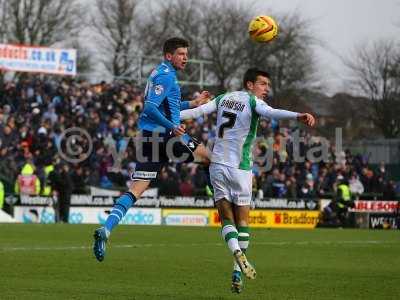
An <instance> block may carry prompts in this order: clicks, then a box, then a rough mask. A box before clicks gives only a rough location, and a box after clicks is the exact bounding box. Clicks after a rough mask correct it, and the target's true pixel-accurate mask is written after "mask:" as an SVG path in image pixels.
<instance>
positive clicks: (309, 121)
mask: <svg viewBox="0 0 400 300" xmlns="http://www.w3.org/2000/svg"><path fill="white" fill-rule="evenodd" d="M297 120H299V121H300V122H302V123H304V124H306V125H307V126H310V127H314V126H315V118H314V117H313V115H311V114H309V113H302V114H299V116H298V117H297Z"/></svg>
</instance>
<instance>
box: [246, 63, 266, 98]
mask: <svg viewBox="0 0 400 300" xmlns="http://www.w3.org/2000/svg"><path fill="white" fill-rule="evenodd" d="M243 88H244V89H245V90H247V91H249V92H250V93H252V94H253V95H255V96H256V97H257V98H260V99H265V98H266V97H267V96H268V94H269V92H270V90H271V81H270V75H269V73H268V72H265V71H262V70H259V69H257V68H250V69H248V70H247V71H246V73H244V76H243Z"/></svg>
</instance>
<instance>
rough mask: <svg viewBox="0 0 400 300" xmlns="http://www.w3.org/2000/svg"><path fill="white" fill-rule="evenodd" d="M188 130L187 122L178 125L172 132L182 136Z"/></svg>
mask: <svg viewBox="0 0 400 300" xmlns="http://www.w3.org/2000/svg"><path fill="white" fill-rule="evenodd" d="M185 130H186V125H185V124H180V125H179V126H176V127H175V128H174V129H173V130H172V132H173V133H174V135H175V136H181V135H184V134H185Z"/></svg>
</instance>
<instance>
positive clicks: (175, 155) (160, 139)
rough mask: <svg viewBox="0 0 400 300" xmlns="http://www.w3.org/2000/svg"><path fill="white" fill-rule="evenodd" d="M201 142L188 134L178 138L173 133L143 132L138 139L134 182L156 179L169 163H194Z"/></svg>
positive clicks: (136, 142)
mask: <svg viewBox="0 0 400 300" xmlns="http://www.w3.org/2000/svg"><path fill="white" fill-rule="evenodd" d="M198 145H199V142H198V141H197V140H195V139H193V138H192V137H190V136H189V135H188V134H184V135H183V136H180V137H176V136H174V135H172V133H159V132H152V131H147V130H143V131H142V132H141V135H140V136H139V137H138V138H136V140H135V146H136V168H135V171H134V172H133V173H132V175H131V178H132V180H151V179H156V178H157V176H158V173H159V172H160V171H161V169H162V168H163V167H164V166H165V165H166V164H167V163H168V162H177V163H184V162H186V163H187V162H192V161H193V160H194V156H193V152H194V151H195V150H196V148H197V146H198Z"/></svg>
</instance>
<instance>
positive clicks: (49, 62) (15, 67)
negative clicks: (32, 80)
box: [0, 44, 77, 75]
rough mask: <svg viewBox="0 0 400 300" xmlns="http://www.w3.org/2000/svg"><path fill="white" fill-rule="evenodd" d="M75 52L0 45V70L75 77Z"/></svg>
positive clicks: (72, 50)
mask: <svg viewBox="0 0 400 300" xmlns="http://www.w3.org/2000/svg"><path fill="white" fill-rule="evenodd" d="M76 57H77V54H76V50H75V49H55V48H47V47H35V46H23V45H8V44H0V69H5V70H7V71H17V72H38V73H48V74H59V75H76Z"/></svg>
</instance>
